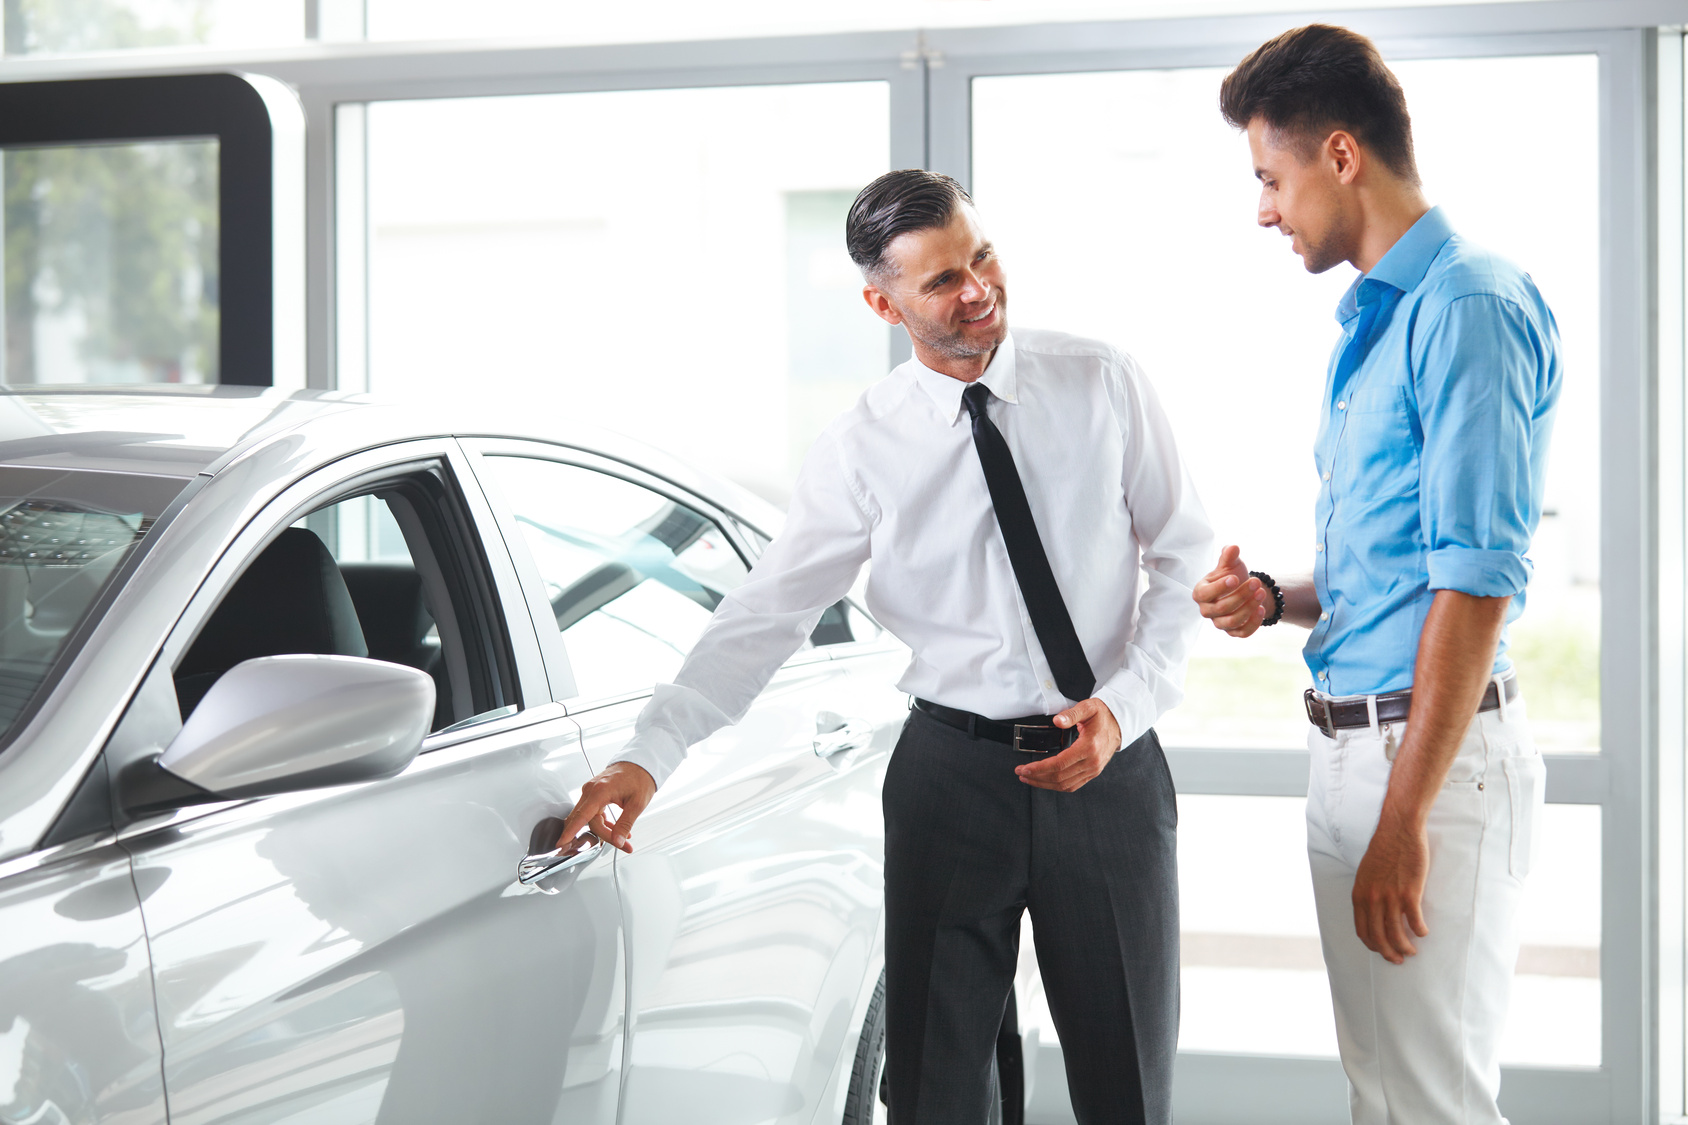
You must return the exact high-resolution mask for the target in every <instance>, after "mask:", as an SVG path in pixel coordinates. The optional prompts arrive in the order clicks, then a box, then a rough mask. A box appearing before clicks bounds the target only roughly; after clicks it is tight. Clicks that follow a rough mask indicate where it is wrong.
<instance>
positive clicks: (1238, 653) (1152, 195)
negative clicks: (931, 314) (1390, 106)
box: [973, 55, 1600, 751]
mask: <svg viewBox="0 0 1688 1125" xmlns="http://www.w3.org/2000/svg"><path fill="white" fill-rule="evenodd" d="M1394 65H1395V70H1396V73H1397V74H1398V75H1399V76H1400V79H1401V82H1402V85H1403V86H1404V87H1405V88H1406V93H1407V102H1408V105H1409V106H1410V107H1411V109H1412V113H1413V120H1414V137H1415V142H1416V146H1417V150H1418V158H1419V167H1420V171H1421V172H1422V174H1423V178H1424V183H1425V187H1426V191H1427V193H1428V194H1429V196H1430V198H1431V200H1432V202H1436V203H1440V204H1442V205H1443V206H1444V208H1445V209H1446V210H1447V212H1448V214H1449V216H1450V217H1451V219H1452V221H1453V222H1454V224H1455V225H1456V227H1457V228H1458V229H1459V230H1461V231H1462V233H1464V234H1466V235H1467V236H1468V237H1470V238H1471V239H1473V240H1474V241H1476V242H1478V243H1480V244H1483V245H1486V246H1489V247H1490V248H1492V249H1494V250H1496V251H1498V252H1500V253H1502V254H1505V255H1507V256H1508V257H1510V258H1512V259H1513V260H1514V261H1517V262H1519V263H1520V264H1522V265H1523V266H1524V267H1525V268H1526V269H1528V270H1529V271H1530V273H1531V275H1532V276H1533V277H1534V278H1535V279H1536V281H1537V283H1538V284H1539V285H1540V287H1541V289H1542V291H1543V293H1544V294H1545V296H1546V297H1547V300H1548V302H1549V304H1550V305H1552V307H1553V309H1554V311H1555V314H1556V316H1557V318H1558V321H1559V327H1560V331H1561V334H1562V337H1563V342H1564V355H1565V370H1566V379H1565V388H1564V397H1563V399H1562V401H1561V406H1560V410H1559V415H1558V421H1557V423H1556V428H1555V432H1554V435H1553V456H1552V459H1551V463H1550V467H1549V483H1548V495H1547V501H1546V512H1545V513H1544V518H1543V520H1542V526H1541V529H1540V531H1539V532H1538V534H1537V536H1536V541H1535V544H1534V546H1533V548H1532V552H1531V553H1532V558H1533V560H1534V562H1535V576H1534V578H1533V580H1532V582H1531V584H1530V590H1529V609H1528V612H1527V613H1526V614H1525V615H1524V617H1523V619H1522V620H1521V621H1519V622H1518V624H1517V625H1515V626H1514V628H1513V631H1512V642H1513V650H1514V656H1515V658H1516V660H1517V663H1518V665H1519V669H1520V674H1521V676H1522V679H1523V682H1524V685H1525V688H1526V690H1527V691H1528V692H1529V694H1530V707H1531V716H1532V719H1533V720H1534V726H1535V729H1536V733H1537V738H1538V740H1539V741H1540V743H1541V746H1542V748H1543V749H1544V750H1548V751H1594V750H1597V749H1598V748H1599V621H1600V594H1599V578H1600V575H1599V542H1600V536H1599V517H1600V512H1599V481H1600V473H1599V459H1598V453H1599V447H1598V433H1599V395H1598V387H1599V352H1598V347H1599V314H1600V309H1599V291H1598V269H1597V265H1598V229H1597V202H1598V183H1597V175H1598V167H1599V160H1598V156H1599V153H1598V151H1597V143H1598V132H1597V128H1596V120H1595V114H1596V110H1597V108H1598V104H1599V99H1598V94H1597V90H1596V79H1597V66H1596V61H1595V58H1594V56H1592V55H1577V56H1558V57H1553V56H1550V57H1529V58H1505V59H1444V60H1433V61H1422V62H1421V61H1407V62H1400V63H1397V64H1394ZM1225 73H1226V71H1225V69H1224V68H1215V69H1188V70H1161V71H1122V72H1109V73H1098V74H1058V75H1032V76H1014V77H1001V78H981V79H975V80H974V83H973V185H974V195H975V197H976V199H977V200H978V203H979V206H980V209H981V211H982V213H983V216H984V220H985V223H986V228H987V230H988V231H989V232H990V233H991V235H992V237H993V238H994V239H995V240H996V242H997V244H998V246H999V247H1000V248H1001V250H1002V253H1003V257H1004V262H1005V264H1006V265H1007V268H1008V271H1009V276H1010V279H1011V281H1012V283H1013V285H1014V297H1015V305H1016V309H1017V312H1016V320H1017V322H1018V323H1020V324H1038V325H1047V326H1049V327H1059V328H1062V329H1065V330H1067V331H1072V332H1079V333H1084V334H1088V335H1094V336H1098V337H1101V338H1102V339H1105V340H1109V341H1111V342H1113V343H1116V344H1118V345H1120V346H1121V347H1124V348H1125V349H1126V350H1128V351H1130V352H1132V353H1133V354H1134V355H1136V356H1137V357H1138V359H1140V360H1141V361H1142V362H1143V363H1144V365H1145V367H1146V368H1147V370H1148V372H1149V375H1150V377H1151V378H1152V379H1153V380H1154V382H1155V385H1156V387H1157V389H1158V390H1159V392H1160V395H1161V398H1162V400H1163V402H1164V403H1165V405H1166V408H1167V412H1168V413H1169V414H1170V415H1171V417H1172V421H1173V423H1174V425H1175V426H1176V427H1177V430H1178V434H1179V438H1180V441H1181V443H1182V448H1183V452H1184V455H1185V458H1186V459H1187V460H1188V462H1189V464H1190V468H1191V471H1192V473H1193V474H1194V476H1195V479H1196V483H1197V486H1198V488H1199V489H1200V491H1201V495H1202V499H1203V500H1204V502H1205V503H1206V504H1207V507H1208V510H1209V512H1210V514H1211V515H1212V517H1213V521H1214V525H1215V528H1216V530H1217V532H1218V534H1219V536H1220V539H1221V541H1222V542H1226V543H1238V544H1240V545H1241V546H1242V548H1243V557H1244V559H1245V560H1246V561H1247V562H1248V563H1249V565H1251V566H1253V567H1255V568H1257V569H1261V570H1267V571H1270V572H1272V573H1275V574H1283V573H1292V574H1293V573H1306V572H1307V571H1308V570H1310V569H1311V566H1312V562H1311V560H1312V550H1311V548H1312V521H1311V516H1312V510H1313V500H1314V496H1315V492H1316V489H1317V484H1318V482H1317V479H1316V477H1315V475H1314V473H1313V471H1312V466H1313V462H1312V456H1311V451H1312V447H1313V436H1314V426H1315V422H1316V418H1317V403H1318V398H1319V394H1320V391H1321V389H1322V387H1323V385H1324V375H1325V367H1326V361H1327V358H1328V356H1329V351H1330V348H1331V346H1332V344H1333V343H1334V342H1335V340H1336V338H1337V332H1338V330H1337V326H1336V323H1335V320H1334V311H1335V308H1336V303H1337V300H1338V298H1340V297H1341V295H1342V292H1343V290H1344V289H1346V288H1347V286H1348V284H1349V283H1350V281H1351V280H1352V278H1353V271H1352V270H1350V269H1349V268H1348V267H1346V266H1339V267H1337V268H1336V269H1333V270H1331V271H1329V272H1328V273H1326V274H1324V275H1322V276H1318V277H1310V276H1308V275H1307V274H1306V273H1305V272H1304V271H1303V270H1302V267H1301V263H1300V260H1299V259H1298V258H1297V257H1296V256H1295V255H1294V254H1292V253H1291V252H1290V250H1289V247H1288V246H1287V245H1286V244H1285V243H1284V242H1283V241H1282V239H1281V238H1280V237H1279V236H1278V235H1277V234H1276V233H1275V232H1265V231H1261V230H1259V229H1258V228H1257V227H1256V225H1255V214H1256V204H1257V200H1258V197H1259V187H1258V185H1257V183H1256V181H1255V179H1254V177H1253V174H1252V164H1251V162H1250V160H1249V155H1248V145H1247V141H1246V139H1245V138H1244V137H1242V136H1241V135H1239V134H1238V133H1236V132H1235V131H1234V130H1232V129H1231V128H1230V127H1229V126H1227V125H1226V124H1225V123H1224V121H1223V120H1221V119H1220V117H1219V113H1218V110H1217V109H1216V99H1217V91H1218V87H1219V82H1220V79H1222V78H1223V77H1224V75H1225ZM1473 106H1482V107H1483V112H1481V113H1474V112H1472V107H1473ZM1034 141H1035V144H1036V147H1037V149H1038V150H1039V151H1048V152H1059V153H1061V154H1062V158H1061V159H1060V160H1058V161H1056V160H1028V159H1026V152H1027V146H1028V144H1030V143H1032V142H1034ZM1304 639H1305V634H1298V633H1297V631H1296V630H1294V629H1271V630H1266V631H1264V632H1262V633H1259V634H1257V635H1256V636H1255V637H1254V638H1251V639H1250V640H1248V641H1246V642H1239V641H1235V640H1232V639H1231V638H1228V637H1226V636H1224V635H1223V634H1220V633H1218V632H1217V631H1213V630H1207V631H1204V632H1203V634H1202V637H1201V641H1200V642H1199V647H1198V652H1197V656H1196V659H1195V660H1193V661H1192V663H1191V669H1190V676H1189V684H1188V699H1187V702H1186V703H1185V705H1184V706H1183V707H1181V708H1179V709H1178V710H1177V711H1176V712H1174V713H1173V714H1172V715H1171V716H1169V717H1168V720H1167V721H1166V723H1165V725H1164V727H1163V728H1162V736H1163V738H1164V739H1165V740H1166V741H1167V742H1168V743H1169V744H1171V745H1182V746H1231V747H1274V746H1277V747H1299V746H1302V745H1304V744H1305V728H1306V720H1305V716H1304V714H1303V712H1302V710H1301V706H1300V695H1301V692H1302V690H1303V688H1305V687H1306V686H1307V682H1308V680H1307V673H1306V669H1305V666H1304V665H1303V664H1302V662H1301V658H1300V645H1301V643H1302V641H1303V640H1304Z"/></svg>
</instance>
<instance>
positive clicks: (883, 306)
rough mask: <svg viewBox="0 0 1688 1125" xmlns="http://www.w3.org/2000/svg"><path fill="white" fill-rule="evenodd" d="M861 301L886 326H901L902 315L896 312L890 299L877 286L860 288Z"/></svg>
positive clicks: (870, 285) (869, 285)
mask: <svg viewBox="0 0 1688 1125" xmlns="http://www.w3.org/2000/svg"><path fill="white" fill-rule="evenodd" d="M862 300H864V301H866V302H867V307H868V308H870V309H872V310H873V315H874V316H877V317H878V318H879V319H880V320H883V321H884V322H885V323H886V324H901V323H902V322H903V314H902V313H900V312H898V311H897V308H896V306H895V305H893V304H892V303H891V299H890V298H889V297H887V296H886V295H885V293H884V292H883V291H882V290H881V289H880V288H879V287H878V286H877V285H872V284H868V285H864V286H862Z"/></svg>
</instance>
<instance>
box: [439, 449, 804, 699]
mask: <svg viewBox="0 0 1688 1125" xmlns="http://www.w3.org/2000/svg"><path fill="white" fill-rule="evenodd" d="M458 440H459V443H460V444H461V445H462V446H463V448H464V451H465V452H466V453H468V454H470V455H471V456H472V457H473V458H476V459H479V458H486V457H526V458H528V459H530V460H535V461H552V462H556V463H557V464H560V465H568V466H570V467H571V468H576V469H584V470H586V471H588V472H594V473H603V474H604V475H605V476H609V477H613V478H615V479H617V480H621V481H625V482H626V483H628V484H631V485H633V486H634V487H636V488H643V489H645V490H646V491H648V492H654V493H655V494H656V495H658V496H661V497H663V498H665V499H667V500H668V501H669V502H670V503H673V504H679V505H682V506H683V507H686V508H689V509H691V510H692V511H693V512H696V513H697V514H698V515H699V516H702V517H703V518H704V519H706V520H708V521H709V522H710V523H711V524H713V525H714V526H715V528H716V530H718V531H719V532H720V533H721V535H722V536H723V537H724V538H725V539H726V540H727V543H728V544H729V545H730V546H731V547H732V548H733V550H734V552H735V553H737V555H738V556H739V562H740V563H742V564H743V565H744V569H745V571H746V572H747V573H748V572H749V571H750V569H751V568H752V567H753V566H755V558H756V557H755V555H754V554H752V553H751V552H750V551H749V549H748V546H747V544H746V543H745V542H744V541H743V540H742V539H741V536H742V530H741V527H742V521H740V520H739V519H738V517H736V516H733V515H731V514H730V513H728V512H725V511H723V510H722V509H721V508H720V507H719V506H717V505H715V504H712V503H710V502H709V501H708V500H706V499H705V498H703V497H701V496H699V495H697V494H696V493H694V492H692V491H691V490H690V489H688V488H685V487H683V486H681V485H678V484H675V483H674V482H673V481H670V480H669V479H668V478H666V477H661V476H657V475H656V474H654V473H646V472H643V471H642V470H640V469H639V468H638V467H637V466H634V465H629V464H627V463H626V462H624V461H618V460H616V459H615V458H613V457H605V456H603V455H601V454H597V453H593V452H591V451H589V450H581V449H576V448H575V447H574V446H569V445H562V444H553V443H551V442H542V441H535V440H532V439H526V438H489V437H477V438H460V439H458ZM474 471H475V474H476V477H477V479H479V480H480V482H481V489H482V491H483V492H484V493H485V495H486V497H487V500H488V503H490V504H492V505H494V507H495V508H496V509H497V511H498V513H499V521H500V529H501V530H503V528H504V527H506V526H507V527H508V528H509V530H508V531H505V532H504V535H505V545H506V546H507V547H508V548H509V549H510V553H511V555H512V556H513V557H519V558H520V559H521V560H522V562H521V563H520V564H519V565H518V567H517V569H518V571H519V572H520V573H521V577H522V581H523V584H524V585H525V586H526V587H527V588H528V589H529V591H530V592H529V595H528V599H527V601H528V611H529V613H530V614H531V615H532V617H533V619H534V620H533V627H534V631H535V632H536V633H538V632H539V631H540V619H539V615H540V614H541V613H550V612H552V611H551V602H550V598H549V597H548V596H547V595H546V592H545V583H544V579H543V578H542V577H541V576H540V573H539V565H538V563H536V562H535V561H534V560H533V555H532V553H531V552H530V551H529V550H528V548H527V540H526V538H525V537H524V536H523V535H522V533H521V529H520V528H519V527H518V526H517V523H516V517H515V513H514V512H513V511H510V510H509V508H508V504H507V502H506V501H505V499H504V496H503V493H502V492H501V491H500V490H499V489H498V487H497V486H496V484H495V483H493V484H489V482H488V481H487V480H486V479H485V474H484V473H483V471H482V467H481V466H480V465H479V464H476V465H475V467H474ZM511 540H514V542H511ZM552 620H553V621H555V616H553V618H552ZM556 640H557V643H558V645H560V646H561V649H562V653H561V655H562V659H563V660H565V661H569V662H570V663H568V665H567V667H568V668H569V669H570V671H569V676H570V680H571V683H570V686H571V687H573V686H574V684H573V682H572V681H573V664H572V660H573V658H572V657H571V656H570V655H569V653H568V645H567V642H566V641H564V640H563V638H562V634H561V632H560V631H558V632H557V636H556ZM831 658H832V657H831V655H830V654H829V653H828V652H827V651H826V649H825V648H823V647H820V646H810V647H809V648H805V649H800V650H798V652H797V653H795V654H794V655H793V656H792V657H791V659H789V660H787V661H786V662H785V664H783V665H781V667H786V668H790V667H795V666H798V665H803V664H811V663H814V662H815V661H817V660H830V659H831ZM650 694H651V691H650V689H649V688H640V689H637V690H634V691H629V692H621V693H618V694H614V695H603V696H592V697H590V698H587V697H583V696H581V695H580V694H579V692H578V690H577V691H576V692H575V693H574V694H571V695H569V696H567V697H565V698H564V699H563V700H562V702H563V703H565V704H566V705H567V706H568V708H569V714H571V715H575V714H580V713H581V712H584V711H590V710H595V709H597V708H600V707H608V706H611V705H613V704H616V703H625V702H628V701H630V700H634V699H643V698H646V697H648V696H649V695H650Z"/></svg>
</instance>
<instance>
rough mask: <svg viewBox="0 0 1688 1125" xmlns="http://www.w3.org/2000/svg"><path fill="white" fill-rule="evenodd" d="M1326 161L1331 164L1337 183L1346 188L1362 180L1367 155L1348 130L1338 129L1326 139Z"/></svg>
mask: <svg viewBox="0 0 1688 1125" xmlns="http://www.w3.org/2000/svg"><path fill="white" fill-rule="evenodd" d="M1325 159H1326V160H1328V161H1329V162H1330V165H1331V169H1332V170H1333V171H1334V172H1335V173H1336V182H1337V183H1339V184H1342V185H1344V186H1347V185H1349V184H1352V183H1353V182H1354V181H1355V180H1357V179H1359V178H1360V171H1361V169H1362V167H1363V166H1364V164H1365V154H1364V152H1363V151H1362V150H1361V148H1360V142H1359V141H1357V140H1355V139H1354V134H1352V133H1350V132H1348V131H1347V130H1346V129H1338V130H1337V131H1336V132H1334V133H1332V134H1331V135H1330V136H1328V137H1326V138H1325Z"/></svg>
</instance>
